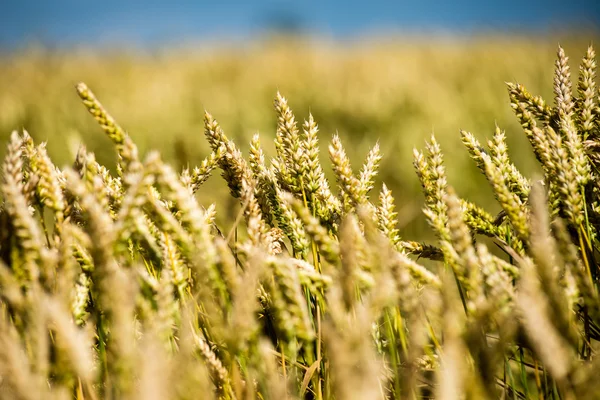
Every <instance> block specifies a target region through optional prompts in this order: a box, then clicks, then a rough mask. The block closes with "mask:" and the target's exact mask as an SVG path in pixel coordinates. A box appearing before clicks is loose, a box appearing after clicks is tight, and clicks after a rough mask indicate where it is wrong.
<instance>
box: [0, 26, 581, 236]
mask: <svg viewBox="0 0 600 400" xmlns="http://www.w3.org/2000/svg"><path fill="white" fill-rule="evenodd" d="M589 40H590V39H589V37H585V38H584V39H578V38H576V37H575V38H571V39H569V40H568V41H567V42H565V43H563V46H565V47H566V48H567V49H568V50H569V52H570V53H571V54H573V55H582V54H584V52H585V48H586V46H587V44H588V42H589ZM557 41H558V39H552V38H543V39H542V38H534V39H531V38H529V39H528V38H526V37H480V38H473V39H459V38H455V39H452V38H437V39H435V38H434V39H433V40H431V39H427V38H422V39H419V38H411V39H409V40H408V41H407V40H406V39H402V38H397V39H387V40H385V41H383V42H376V41H365V42H363V43H357V44H353V45H350V44H347V45H344V44H342V45H340V44H336V43H327V42H324V43H319V42H314V41H313V42H309V41H302V40H298V39H296V40H292V39H289V40H284V39H281V40H272V41H267V42H264V43H256V44H254V45H247V46H244V47H242V46H238V47H235V46H229V47H227V46H223V47H222V48H221V47H219V46H217V45H214V46H204V47H201V46H199V47H198V48H193V47H192V48H188V49H182V50H171V51H168V50H165V51H163V52H157V53H154V54H151V55H150V54H145V53H143V52H137V53H136V52H127V51H122V52H117V51H113V52H111V51H106V52H104V53H103V52H98V51H97V52H92V51H85V50H81V51H73V52H66V51H57V52H52V51H49V50H47V51H44V50H39V49H38V50H31V51H24V52H23V53H22V54H16V55H10V56H8V57H4V58H2V59H0V87H1V88H2V90H1V91H0V110H1V111H0V135H1V136H0V137H2V138H4V139H6V138H7V137H8V134H9V133H10V132H11V131H12V130H13V129H19V128H21V127H23V128H25V129H27V130H28V132H29V133H30V134H31V135H32V136H33V137H34V138H35V139H36V140H39V141H48V152H49V154H50V155H51V156H52V158H53V159H54V160H55V161H56V162H57V164H58V165H63V164H64V163H71V162H72V160H73V155H74V154H73V153H74V151H75V149H76V148H77V146H78V144H79V143H85V145H86V146H87V148H88V149H89V150H90V151H93V152H94V153H95V154H96V156H97V158H98V160H100V161H101V162H109V160H113V159H114V152H113V150H112V148H111V146H110V144H109V142H108V140H107V139H106V138H105V137H103V135H102V134H101V133H100V131H99V128H98V127H97V126H96V125H95V124H94V122H93V121H92V120H90V118H89V116H88V115H87V113H86V112H85V110H84V109H83V108H82V107H81V105H80V104H79V99H78V97H77V96H76V94H75V92H74V86H75V84H76V83H77V82H79V81H83V82H86V83H87V84H88V86H89V87H90V88H92V90H94V92H95V93H96V94H97V95H98V96H99V98H100V99H101V101H102V102H103V104H104V105H105V106H106V108H107V109H108V110H109V111H110V112H111V114H113V116H114V117H115V118H116V119H117V121H119V123H120V124H121V125H122V126H123V127H124V128H125V129H126V130H127V131H128V132H129V133H130V134H131V136H132V138H134V140H135V141H136V143H137V144H138V146H139V147H140V151H142V152H146V151H148V150H150V149H158V150H160V152H161V154H162V155H163V157H164V158H165V159H166V160H169V161H173V162H174V163H175V165H176V166H178V167H181V166H185V165H188V164H189V165H190V166H194V165H196V164H197V163H199V162H200V161H201V160H202V159H203V158H204V157H206V156H207V155H208V152H209V151H208V146H207V143H206V141H205V140H204V138H203V135H202V131H203V117H204V110H208V111H209V112H210V113H211V114H212V115H213V116H214V117H215V118H216V119H217V120H218V121H219V123H220V124H221V125H222V127H223V129H224V131H225V132H226V134H227V135H228V136H230V137H232V138H233V139H234V140H235V141H236V143H237V144H238V145H239V146H240V147H241V148H242V149H243V150H244V151H246V150H247V149H248V144H249V142H250V139H251V137H252V135H253V134H254V133H256V132H258V133H260V135H261V141H262V143H263V144H264V145H266V146H267V155H273V152H272V150H273V147H272V145H271V144H272V141H273V139H274V137H275V127H276V115H275V112H274V110H273V99H274V98H275V94H276V93H277V91H279V92H281V94H282V95H283V96H285V97H286V98H287V99H288V100H289V102H290V106H291V107H292V110H293V111H294V113H295V115H296V117H297V118H298V120H299V121H300V122H302V121H303V120H304V119H305V118H306V117H307V116H308V113H309V112H310V113H312V114H313V116H314V118H315V120H316V122H317V123H318V125H319V131H320V132H319V140H320V141H321V142H322V143H328V142H329V141H330V140H331V137H332V134H334V133H336V132H337V133H339V135H340V137H341V138H342V139H343V140H344V141H345V143H347V151H348V155H349V157H350V159H351V160H352V162H353V164H354V165H355V167H356V168H358V167H359V165H360V164H361V163H362V162H363V160H364V157H365V156H366V153H367V151H368V148H369V147H370V146H372V145H373V144H375V142H377V141H379V144H380V146H381V148H382V153H383V160H382V166H381V173H380V178H381V181H383V182H385V183H386V184H387V185H388V187H390V189H391V190H392V192H393V193H394V195H395V196H396V197H397V199H398V203H399V207H400V214H401V218H400V220H401V223H402V224H403V225H408V227H407V229H409V232H411V233H413V232H414V233H416V234H420V233H423V231H424V229H423V227H424V224H423V219H422V218H421V217H420V209H421V206H420V204H421V202H422V198H421V197H420V195H419V193H420V189H419V184H418V182H417V179H416V175H415V174H414V172H413V171H414V169H413V167H412V150H413V148H415V147H416V148H421V147H422V146H423V144H424V141H425V139H428V138H429V137H430V136H431V135H432V134H435V135H436V137H437V138H438V140H439V141H440V143H441V145H442V147H443V149H444V150H445V152H447V153H448V154H452V156H451V157H448V160H447V163H449V168H448V171H449V178H450V180H451V181H452V183H453V184H454V185H456V187H457V190H458V191H459V193H461V194H462V195H465V196H467V197H469V198H472V199H473V200H476V201H483V202H485V203H487V204H490V205H491V206H492V207H493V204H492V200H493V198H492V196H491V191H482V190H480V187H481V185H482V183H483V182H484V181H483V180H482V178H481V177H480V175H479V174H478V173H477V170H476V168H475V166H474V164H473V162H471V161H470V160H469V158H468V156H467V153H466V152H465V151H464V149H463V147H462V144H461V143H460V133H459V131H460V130H461V129H464V130H467V131H470V132H472V133H473V134H475V135H476V136H477V137H479V138H480V139H481V140H487V139H488V138H490V137H491V134H492V133H493V131H494V129H495V124H496V123H497V124H498V126H500V128H502V129H504V130H506V133H507V139H508V145H509V150H510V151H511V152H512V154H513V155H514V158H515V160H516V161H515V162H516V164H517V165H518V166H519V167H522V168H524V170H525V171H527V172H528V173H529V172H531V171H533V170H532V168H533V165H534V164H533V163H532V161H533V157H532V152H531V150H530V149H529V145H528V144H527V142H526V139H525V137H524V136H523V134H522V133H521V129H520V127H519V124H518V121H517V120H516V119H515V117H514V113H513V112H512V110H511V109H510V106H509V101H508V95H507V90H506V85H505V82H518V83H521V84H524V85H525V86H526V87H527V88H529V90H530V91H531V93H534V94H539V95H542V96H544V97H545V98H551V97H552V87H551V85H550V82H552V73H553V60H554V58H555V53H556V46H557ZM325 148H326V147H325ZM0 154H1V153H0ZM322 157H323V158H326V157H327V154H326V152H323V154H322ZM326 173H327V174H329V173H330V171H326ZM209 187H210V190H207V191H203V192H201V193H199V195H200V196H206V198H205V199H204V200H205V201H208V202H213V201H216V200H217V199H220V198H224V197H225V194H226V191H225V187H224V185H223V184H222V182H221V181H220V180H219V179H216V178H213V179H211V180H210V182H209ZM220 206H221V205H220ZM221 207H222V206H221ZM415 219H417V221H416V222H415ZM419 219H420V221H419Z"/></svg>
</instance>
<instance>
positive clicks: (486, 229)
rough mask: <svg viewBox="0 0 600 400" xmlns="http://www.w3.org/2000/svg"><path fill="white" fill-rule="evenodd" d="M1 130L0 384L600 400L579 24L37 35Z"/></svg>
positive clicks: (243, 394)
mask: <svg viewBox="0 0 600 400" xmlns="http://www.w3.org/2000/svg"><path fill="white" fill-rule="evenodd" d="M567 54H568V55H569V56H570V57H572V58H571V59H569V58H568V57H567ZM0 132H1V133H0V135H1V138H2V141H3V143H4V146H3V147H4V150H3V152H2V154H1V155H0V156H1V159H2V163H1V179H0V200H1V203H0V399H32V400H37V399H40V400H42V399H44V400H45V399H56V400H67V399H76V400H99V399H106V400H116V399H127V400H129V399H132V400H134V399H139V400H142V399H143V400H163V399H182V400H183V399H196V398H207V399H219V400H221V399H223V400H234V399H236V400H238V399H239V400H241V399H273V400H279V399H315V400H324V399H325V400H330V399H338V400H363V399H382V400H383V399H411V400H416V399H444V400H455V399H456V400H458V399H473V400H476V399H488V398H489V399H493V398H498V399H552V400H559V399H564V400H567V399H568V400H574V399H596V398H599V396H600V381H599V380H598V379H597V371H598V368H599V367H600V364H599V361H600V358H599V357H598V356H597V351H599V349H600V346H599V343H600V295H599V293H600V290H599V287H600V262H596V260H598V259H599V257H600V240H599V236H598V232H599V231H600V155H599V154H600V153H599V150H598V149H600V92H599V90H598V84H597V79H596V54H595V51H594V48H593V46H592V45H590V38H589V37H588V38H581V36H572V37H570V38H568V39H564V38H562V40H561V43H560V45H557V43H556V40H555V39H553V38H541V37H538V38H531V37H530V38H524V37H517V36H514V37H508V36H504V37H499V36H489V37H483V36H481V37H477V38H471V39H467V38H460V39H459V38H452V39H451V38H410V40H407V39H406V38H405V39H404V40H402V39H401V38H396V39H393V40H392V38H390V39H389V40H387V41H366V40H365V41H364V42H361V43H352V44H350V43H345V44H342V43H331V42H330V43H328V42H325V41H321V42H318V41H308V40H300V39H290V38H280V39H272V40H268V41H263V42H260V43H255V44H253V45H246V46H241V45H237V46H232V45H229V46H226V45H224V44H221V45H217V44H214V45H212V46H206V45H204V46H198V47H194V48H192V47H189V48H186V49H179V50H169V51H164V52H155V53H152V54H150V53H143V52H132V51H122V52H115V51H100V50H95V51H93V52H92V51H84V50H69V51H66V50H52V51H50V50H42V49H35V48H30V49H28V50H24V51H23V52H21V53H11V54H3V55H2V56H0ZM216 175H221V177H218V176H216Z"/></svg>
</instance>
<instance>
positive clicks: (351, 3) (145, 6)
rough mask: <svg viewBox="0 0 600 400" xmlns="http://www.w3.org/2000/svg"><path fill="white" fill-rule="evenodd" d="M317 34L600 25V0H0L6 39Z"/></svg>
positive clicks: (84, 41) (137, 41) (85, 41)
mask: <svg viewBox="0 0 600 400" xmlns="http://www.w3.org/2000/svg"><path fill="white" fill-rule="evenodd" d="M277 26H283V27H285V28H293V27H295V28H297V29H298V30H300V31H302V32H305V33H309V34H311V35H313V36H319V35H326V36H329V37H334V38H341V39H344V38H355V37H360V36H363V35H365V34H377V33H381V32H390V31H399V32H411V33H440V32H442V33H443V32H454V33H459V34H464V33H467V34H469V33H473V32H477V31H521V32H522V31H534V32H538V33H546V32H551V31H553V30H559V29H564V28H572V27H579V26H584V27H587V28H595V29H596V30H597V29H598V27H600V0H570V1H567V0H562V1H561V0H546V1H543V0H529V1H527V0H504V1H486V0H480V1H474V0H455V1H451V0H446V1H444V0H422V1H418V0H417V1H406V0H397V1H385V0H364V1H355V0H347V1H327V0H322V1H313V0H305V1H302V0H296V1H284V0H279V1H277V0H257V1H253V2H251V1H241V0H235V1H219V0H214V1H204V0H197V1H191V0H174V1H156V0H147V1H139V0H131V1H127V0H121V1H118V0H104V1H84V0H77V1H75V0H44V1H32V0H21V1H12V0H0V46H1V47H8V48H15V47H21V46H24V45H27V44H29V43H31V42H36V43H41V44H45V45H49V46H59V47H60V46H66V47H69V46H82V45H115V44H117V45H123V46H128V45H137V46H150V47H153V46H160V45H172V44H177V43H181V42H187V41H197V40H200V41H210V40H212V39H235V40H239V39H245V38H251V37H253V36H255V35H259V34H262V33H265V32H268V31H270V30H273V28H274V27H277Z"/></svg>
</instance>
